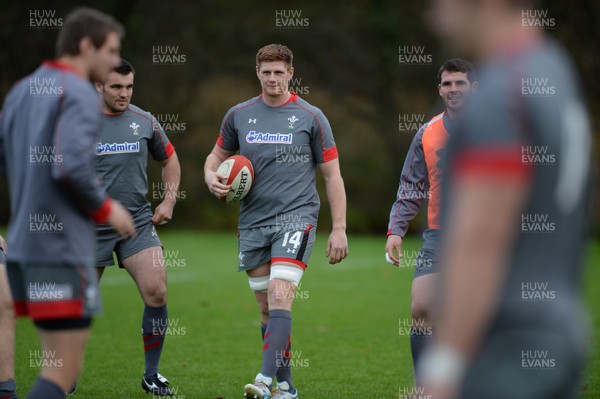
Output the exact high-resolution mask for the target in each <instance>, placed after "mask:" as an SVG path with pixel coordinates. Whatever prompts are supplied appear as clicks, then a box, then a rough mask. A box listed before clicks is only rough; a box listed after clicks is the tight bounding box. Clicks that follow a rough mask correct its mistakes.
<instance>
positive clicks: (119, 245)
mask: <svg viewBox="0 0 600 399" xmlns="http://www.w3.org/2000/svg"><path fill="white" fill-rule="evenodd" d="M96 237H97V241H96V266H113V265H114V264H115V261H114V258H113V252H115V253H116V254H117V261H118V262H119V267H123V265H122V263H121V262H123V259H127V258H129V257H130V256H132V255H135V254H137V253H138V252H140V251H142V250H144V249H147V248H152V247H162V243H161V242H160V239H159V238H158V234H157V233H156V230H155V229H154V225H153V224H152V223H150V222H149V223H145V224H143V225H140V226H137V235H136V236H135V237H134V238H128V239H126V240H123V239H121V237H120V236H119V234H117V232H116V231H114V230H112V229H111V230H98V231H97V232H96Z"/></svg>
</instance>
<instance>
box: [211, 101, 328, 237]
mask: <svg viewBox="0 0 600 399" xmlns="http://www.w3.org/2000/svg"><path fill="white" fill-rule="evenodd" d="M217 145H218V146H219V147H221V148H222V149H224V150H227V151H238V150H239V152H240V154H241V155H243V156H245V157H247V158H248V159H249V160H250V162H252V166H253V167H254V182H253V184H252V188H251V189H250V192H249V193H248V195H247V196H246V197H245V198H244V199H243V200H242V204H241V208H240V218H239V224H238V228H239V229H250V228H255V227H262V226H280V227H283V228H285V227H286V226H289V225H293V226H298V225H304V226H306V225H313V226H316V224H317V217H318V214H319V206H320V202H319V195H318V194H317V188H316V184H315V179H316V165H317V164H320V163H324V162H328V161H331V160H333V159H336V158H337V157H338V153H337V148H336V146H335V141H334V139H333V133H332V132H331V126H329V122H328V121H327V118H326V117H325V115H323V112H322V111H321V110H320V109H318V108H317V107H314V106H312V105H310V104H309V103H307V102H306V101H304V100H303V99H301V98H300V97H298V96H297V95H296V94H295V93H291V97H290V100H289V101H288V102H287V103H285V104H284V105H282V106H280V107H269V106H268V105H267V104H265V102H264V101H263V99H262V95H261V96H258V97H254V98H252V99H250V100H248V101H246V102H244V103H241V104H238V105H236V106H235V107H233V108H231V109H230V110H229V111H228V112H227V114H226V115H225V118H224V120H223V123H222V125H221V132H220V134H219V139H218V141H217Z"/></svg>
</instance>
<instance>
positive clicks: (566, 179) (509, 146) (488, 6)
mask: <svg viewBox="0 0 600 399" xmlns="http://www.w3.org/2000/svg"><path fill="white" fill-rule="evenodd" d="M528 10H533V3H532V2H530V1H526V0H479V1H473V0H437V1H434V2H433V15H434V16H435V20H434V23H433V27H434V30H435V31H436V33H438V34H439V36H440V38H442V40H444V41H445V42H446V43H447V44H448V45H450V46H452V47H453V48H455V49H459V50H461V51H462V52H464V53H474V54H475V55H476V56H477V57H478V58H479V59H480V60H481V63H482V65H483V67H482V68H481V70H480V71H479V72H480V75H479V76H480V89H479V92H478V97H477V101H473V102H471V103H470V104H469V106H468V107H467V108H466V109H465V112H464V115H463V116H464V121H462V122H461V124H460V125H459V128H458V129H457V131H456V134H454V135H452V136H451V138H450V141H449V142H448V144H447V165H448V166H447V168H446V170H447V171H448V175H447V176H445V177H444V180H443V184H442V187H443V188H442V193H443V194H442V229H441V232H442V237H441V253H440V261H441V265H440V270H441V279H440V280H441V283H442V286H441V287H440V290H441V292H442V293H443V300H442V301H441V302H440V319H439V326H440V328H439V329H438V342H437V343H436V345H434V346H432V347H430V348H428V349H427V353H425V354H424V355H423V357H422V364H421V365H420V367H422V378H423V380H424V382H425V385H426V394H427V395H431V396H432V398H434V399H446V398H453V397H460V398H467V399H469V398H483V397H485V398H489V399H495V398H519V399H526V398H531V399H533V398H561V399H562V398H572V397H575V396H576V394H577V391H578V381H579V378H580V376H581V371H582V368H583V364H584V360H585V349H586V346H587V344H586V339H587V331H586V330H587V328H586V323H585V317H584V316H583V311H582V304H581V302H582V301H581V287H580V285H581V271H582V265H583V250H584V244H585V235H586V234H585V231H586V224H587V223H586V213H587V212H586V211H587V206H586V203H587V199H588V193H589V185H588V184H589V168H590V147H591V146H590V124H589V119H588V115H587V111H586V108H585V106H584V103H583V99H582V95H581V88H580V82H579V81H578V79H577V77H576V74H575V71H574V68H573V65H572V63H571V61H570V59H569V57H568V56H567V54H566V53H565V51H564V50H563V49H562V48H561V46H560V45H558V44H557V43H556V42H554V41H553V40H552V39H550V38H548V37H546V36H545V35H544V34H543V33H542V31H541V30H540V29H539V28H536V27H535V26H536V25H538V26H539V25H541V24H543V23H545V22H543V21H538V22H535V21H533V23H530V21H529V20H527V17H523V15H524V14H525V15H529V14H530V12H529V11H528ZM532 14H533V13H532ZM542 154H543V155H545V156H543V157H542V156H541V155H542Z"/></svg>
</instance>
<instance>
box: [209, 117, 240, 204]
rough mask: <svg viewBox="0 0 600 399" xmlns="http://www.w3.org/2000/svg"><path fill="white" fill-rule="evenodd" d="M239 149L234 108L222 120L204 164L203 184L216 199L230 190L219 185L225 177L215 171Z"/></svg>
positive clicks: (228, 186)
mask: <svg viewBox="0 0 600 399" xmlns="http://www.w3.org/2000/svg"><path fill="white" fill-rule="evenodd" d="M239 149H240V144H239V142H238V136H237V131H236V129H235V108H231V109H230V110H229V111H227V114H225V117H224V118H223V122H222V123H221V130H220V131H219V138H218V139H217V143H216V144H215V147H214V148H213V150H212V151H211V153H210V154H208V156H207V157H206V161H205V162H204V182H205V183H206V186H207V187H208V191H210V193H211V194H212V195H214V196H215V197H217V198H222V197H224V196H226V195H227V193H228V192H229V189H230V188H231V186H230V185H226V184H223V183H221V180H222V179H225V176H223V175H222V174H220V173H217V169H218V168H219V166H220V165H221V164H222V163H223V161H224V160H226V159H227V158H229V157H231V156H233V155H235V154H236V152H237V151H238V150H239Z"/></svg>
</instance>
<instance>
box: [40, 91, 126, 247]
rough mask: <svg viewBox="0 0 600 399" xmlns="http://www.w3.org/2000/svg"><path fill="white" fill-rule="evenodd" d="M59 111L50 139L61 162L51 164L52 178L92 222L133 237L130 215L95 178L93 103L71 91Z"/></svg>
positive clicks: (95, 107)
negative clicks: (104, 224)
mask: <svg viewBox="0 0 600 399" xmlns="http://www.w3.org/2000/svg"><path fill="white" fill-rule="evenodd" d="M62 110H63V111H62V112H61V113H60V115H59V118H58V120H57V122H56V131H55V133H54V137H53V144H54V148H55V149H56V153H57V155H59V156H60V159H61V162H57V163H55V164H53V165H52V169H51V176H52V178H53V179H54V180H56V181H58V182H59V183H61V184H62V185H63V186H64V187H65V189H66V190H68V191H69V193H70V194H71V195H72V197H73V199H74V201H75V202H76V203H77V204H78V205H79V206H80V207H81V208H82V209H83V210H84V211H85V212H86V213H88V214H89V215H91V217H92V218H93V219H94V221H96V222H97V223H105V222H108V223H109V224H110V225H111V226H112V227H113V228H114V229H115V230H116V231H117V232H118V233H119V234H120V235H121V236H122V237H123V238H127V237H130V236H133V235H135V234H136V230H135V226H134V224H133V221H132V220H131V215H130V214H129V212H128V211H127V209H125V207H123V206H122V205H121V204H120V203H119V202H118V201H114V200H112V199H111V198H110V197H109V196H108V195H107V194H106V192H105V191H104V189H103V188H102V185H101V183H100V180H99V179H98V177H97V175H96V170H95V168H94V160H93V157H94V153H93V150H92V149H93V148H94V138H95V137H96V130H97V128H98V118H99V117H100V115H99V112H98V106H97V103H96V102H90V101H89V100H88V99H87V97H85V96H84V95H83V93H80V92H77V91H76V90H73V91H72V92H69V93H65V95H64V97H63V107H62Z"/></svg>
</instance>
